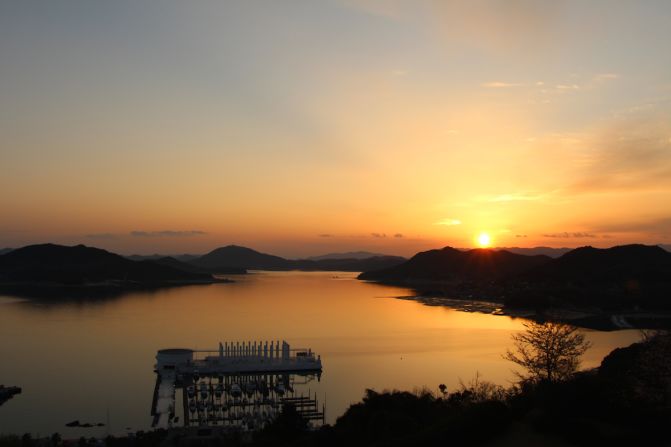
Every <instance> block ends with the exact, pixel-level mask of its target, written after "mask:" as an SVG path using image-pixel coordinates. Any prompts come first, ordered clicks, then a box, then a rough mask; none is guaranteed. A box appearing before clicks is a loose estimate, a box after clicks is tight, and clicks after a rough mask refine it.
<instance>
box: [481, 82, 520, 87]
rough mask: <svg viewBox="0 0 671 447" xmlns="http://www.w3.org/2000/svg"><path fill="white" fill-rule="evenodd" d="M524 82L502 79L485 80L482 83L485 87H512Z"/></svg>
mask: <svg viewBox="0 0 671 447" xmlns="http://www.w3.org/2000/svg"><path fill="white" fill-rule="evenodd" d="M523 85H524V84H518V83H514V82H502V81H491V82H485V83H484V84H482V86H483V87H485V88H512V87H522V86H523Z"/></svg>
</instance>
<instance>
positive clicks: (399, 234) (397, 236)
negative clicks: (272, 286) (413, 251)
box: [394, 233, 403, 239]
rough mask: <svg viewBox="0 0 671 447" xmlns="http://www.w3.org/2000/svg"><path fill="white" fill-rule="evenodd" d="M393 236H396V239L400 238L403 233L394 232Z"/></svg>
mask: <svg viewBox="0 0 671 447" xmlns="http://www.w3.org/2000/svg"><path fill="white" fill-rule="evenodd" d="M394 237H395V238H397V239H401V238H403V234H401V233H396V234H395V235H394Z"/></svg>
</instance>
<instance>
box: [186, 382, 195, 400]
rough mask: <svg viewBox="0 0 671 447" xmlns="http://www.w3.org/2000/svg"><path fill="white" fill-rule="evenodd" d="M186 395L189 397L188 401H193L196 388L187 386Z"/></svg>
mask: <svg viewBox="0 0 671 447" xmlns="http://www.w3.org/2000/svg"><path fill="white" fill-rule="evenodd" d="M186 394H187V395H188V396H189V399H193V396H195V395H196V387H195V386H193V385H189V386H188V387H187V389H186Z"/></svg>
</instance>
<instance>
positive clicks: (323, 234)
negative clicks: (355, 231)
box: [317, 233, 335, 237]
mask: <svg viewBox="0 0 671 447" xmlns="http://www.w3.org/2000/svg"><path fill="white" fill-rule="evenodd" d="M317 236H318V237H335V236H334V235H333V234H329V233H322V234H318V235H317Z"/></svg>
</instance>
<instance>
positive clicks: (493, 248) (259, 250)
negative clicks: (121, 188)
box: [0, 242, 671, 260]
mask: <svg viewBox="0 0 671 447" xmlns="http://www.w3.org/2000/svg"><path fill="white" fill-rule="evenodd" d="M48 244H54V243H53V242H43V243H36V244H28V245H25V246H21V247H0V250H12V251H13V250H17V249H20V248H24V247H28V246H33V245H48ZM54 245H62V246H67V247H74V246H78V245H83V246H85V247H88V248H97V249H102V250H106V251H108V252H110V253H114V254H118V255H120V256H125V257H130V256H170V257H174V256H204V255H206V254H208V253H210V252H212V251H214V250H217V249H219V248H225V247H241V248H247V249H251V250H253V251H256V252H258V253H261V254H267V255H273V256H279V257H281V258H285V259H290V260H292V259H293V260H302V259H309V258H312V257H320V256H324V255H335V254H345V253H370V254H371V256H373V255H380V256H398V257H404V258H406V259H409V258H411V257H413V256H414V255H415V254H418V253H420V252H421V251H428V250H442V249H444V248H454V249H456V250H460V251H469V250H493V251H501V250H539V251H543V250H546V251H553V250H567V251H571V250H575V249H578V248H585V247H594V246H593V245H580V246H576V247H548V246H535V247H518V246H510V247H499V246H496V247H477V246H474V247H453V246H451V245H445V246H441V247H433V248H429V249H427V250H421V251H418V252H413V253H411V254H409V255H403V254H398V253H378V252H369V251H368V250H348V251H337V252H319V253H313V254H307V255H303V256H292V255H285V254H283V253H274V252H270V251H266V250H263V249H258V248H256V247H252V246H246V245H240V244H235V243H231V244H223V245H218V246H216V247H213V248H211V249H210V250H207V251H205V252H202V253H197V252H180V253H169V252H163V253H161V252H157V251H154V252H151V251H149V252H146V253H136V252H132V253H124V252H117V251H114V250H111V249H106V248H104V247H101V246H96V245H91V244H88V245H87V244H72V245H67V244H54ZM623 245H646V246H650V247H659V248H661V249H663V250H666V251H668V252H671V245H669V244H637V243H632V244H622V245H611V246H607V247H594V248H600V249H608V248H615V247H619V246H623Z"/></svg>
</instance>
